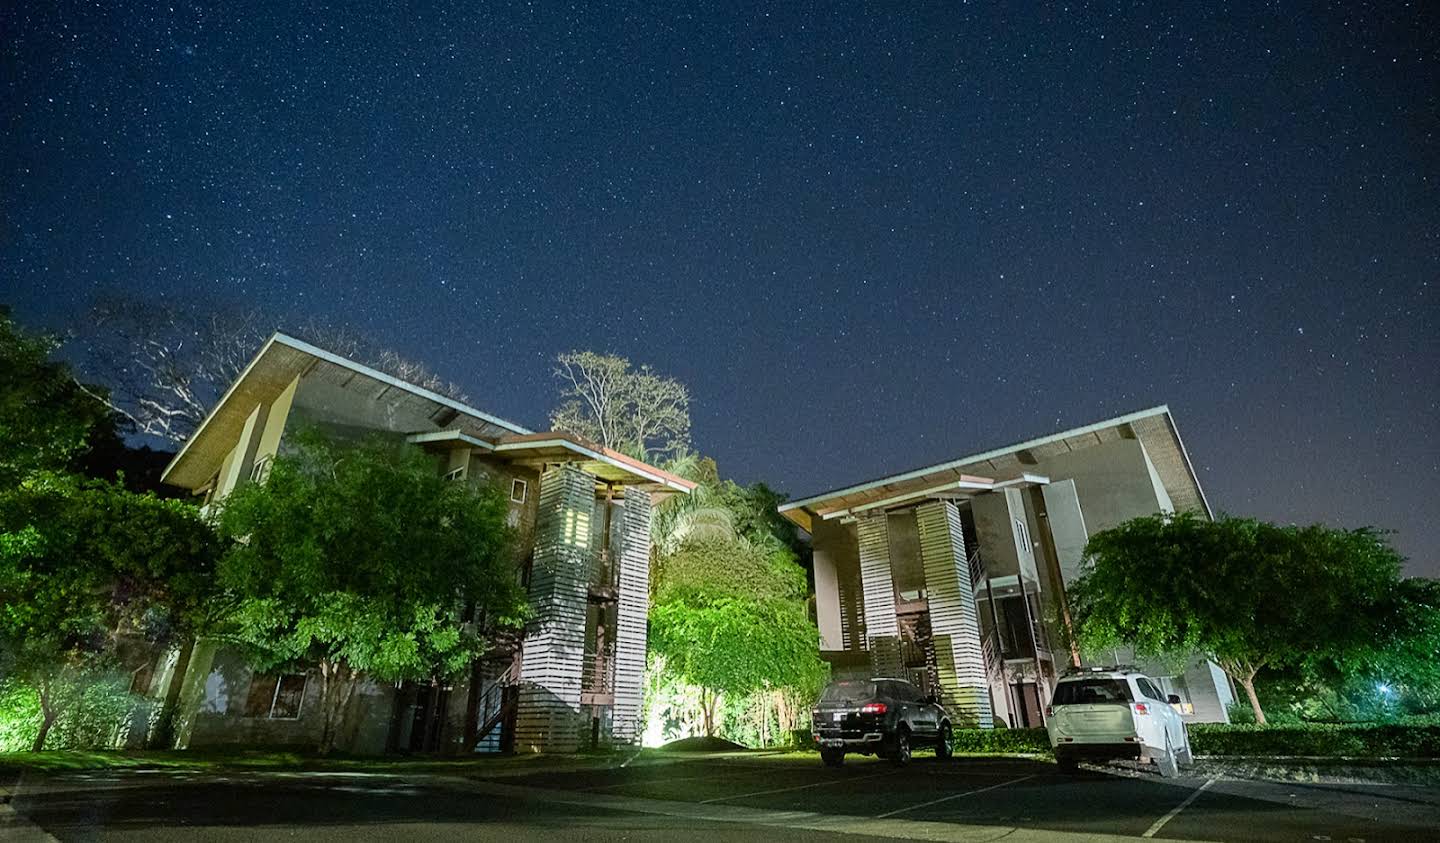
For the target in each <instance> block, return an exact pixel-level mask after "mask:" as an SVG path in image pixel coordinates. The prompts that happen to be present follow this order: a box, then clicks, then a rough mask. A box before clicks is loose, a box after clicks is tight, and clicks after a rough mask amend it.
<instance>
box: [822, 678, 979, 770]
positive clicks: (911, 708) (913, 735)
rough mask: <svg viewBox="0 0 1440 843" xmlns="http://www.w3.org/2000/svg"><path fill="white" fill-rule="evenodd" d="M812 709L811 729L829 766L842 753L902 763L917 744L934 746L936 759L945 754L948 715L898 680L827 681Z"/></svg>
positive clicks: (842, 758) (841, 758)
mask: <svg viewBox="0 0 1440 843" xmlns="http://www.w3.org/2000/svg"><path fill="white" fill-rule="evenodd" d="M811 714H812V720H811V731H812V733H813V734H814V737H815V742H816V743H817V744H818V745H819V747H820V758H821V760H822V761H824V762H825V765H826V766H828V767H838V766H840V765H841V764H843V763H845V754H846V753H847V752H855V753H859V754H861V755H878V756H879V757H881V758H888V759H890V760H891V761H893V762H894V763H896V764H907V763H909V761H910V753H911V750H912V749H913V748H914V747H916V746H933V747H934V748H935V757H936V758H949V757H950V753H951V750H950V734H951V730H950V715H948V714H946V713H945V709H944V708H942V707H941V706H940V705H939V703H937V702H936V701H935V697H933V696H929V697H927V696H924V695H922V694H921V693H920V691H919V689H917V688H916V687H915V686H914V685H911V684H910V683H909V682H906V681H905V680H903V679H886V678H875V679H842V680H839V681H837V682H831V683H830V685H829V686H827V687H826V688H825V691H824V693H822V694H821V695H820V701H819V702H818V703H816V705H815V709H814V711H813V712H812V713H811Z"/></svg>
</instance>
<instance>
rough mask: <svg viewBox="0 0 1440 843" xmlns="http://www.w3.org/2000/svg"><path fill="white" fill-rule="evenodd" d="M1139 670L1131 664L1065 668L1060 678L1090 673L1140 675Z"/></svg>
mask: <svg viewBox="0 0 1440 843" xmlns="http://www.w3.org/2000/svg"><path fill="white" fill-rule="evenodd" d="M1140 672H1141V671H1140V668H1138V667H1136V666H1135V665H1133V664H1103V665H1102V664H1097V665H1087V666H1085V667H1071V668H1066V670H1065V672H1064V673H1063V674H1061V676H1088V675H1089V674H1092V673H1140Z"/></svg>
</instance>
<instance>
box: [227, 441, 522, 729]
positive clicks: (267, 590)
mask: <svg viewBox="0 0 1440 843" xmlns="http://www.w3.org/2000/svg"><path fill="white" fill-rule="evenodd" d="M290 441H291V442H292V443H293V444H294V446H295V447H294V451H293V453H290V454H288V455H284V456H281V457H279V458H278V459H276V461H275V463H274V466H273V468H272V469H271V472H270V477H269V479H268V480H267V482H266V483H265V484H264V485H258V484H250V485H246V486H243V487H241V488H239V489H236V490H235V491H234V492H232V493H231V494H230V496H229V497H227V498H226V499H225V501H224V505H223V507H222V508H221V511H220V518H219V525H220V531H221V534H222V535H223V536H226V537H229V538H232V539H234V540H235V544H234V545H233V546H232V547H231V548H230V550H229V551H228V553H227V554H226V556H225V557H224V559H223V560H222V561H221V566H220V579H221V582H222V583H223V585H224V586H225V587H226V588H227V589H229V590H230V592H231V593H233V594H234V595H235V597H236V599H237V601H238V606H237V608H236V610H235V611H234V613H233V614H232V615H231V618H230V620H231V622H232V624H233V626H232V629H231V633H230V634H231V636H232V637H233V639H234V640H235V641H237V642H238V643H240V644H242V645H244V646H245V647H246V649H248V651H249V652H250V656H251V660H252V662H253V663H254V664H255V665H256V666H257V667H258V668H260V669H264V670H271V669H279V668H285V667H291V668H304V667H308V666H310V665H317V666H318V668H319V670H320V673H321V678H322V692H321V696H322V705H323V708H322V716H323V718H324V723H325V728H324V732H323V736H322V740H321V747H320V748H321V749H322V750H323V751H328V750H329V749H330V748H331V746H332V745H333V742H334V740H335V738H336V730H337V729H338V728H339V726H340V725H341V722H342V718H343V715H344V712H345V711H346V709H347V706H348V704H349V701H350V698H351V695H352V694H353V691H354V689H355V685H356V683H357V682H358V681H359V679H360V678H361V677H362V676H368V677H372V678H375V679H380V680H385V681H391V682H393V681H398V680H402V679H422V678H430V677H435V676H451V675H454V674H455V673H457V672H458V671H459V670H461V669H462V668H464V667H465V666H467V665H468V664H469V663H470V661H471V660H472V659H473V658H474V657H475V656H476V655H478V654H479V652H480V651H481V649H482V648H483V646H484V643H485V642H484V639H483V637H482V636H483V632H484V630H485V629H486V628H493V627H495V626H512V625H516V624H518V623H519V622H520V621H521V619H522V616H523V612H524V605H525V604H524V596H523V594H522V591H521V588H520V583H519V577H518V569H517V567H516V565H515V554H514V550H513V539H514V537H513V531H512V530H511V528H510V527H509V526H508V525H507V515H508V504H507V500H506V496H505V495H504V494H503V493H502V492H501V491H500V490H499V489H498V488H494V487H492V486H491V485H486V484H472V483H466V482H458V483H457V482H450V481H446V480H445V479H443V478H442V477H441V476H440V475H439V473H438V472H437V471H436V466H435V464H434V462H433V460H432V459H431V458H430V457H427V456H426V455H425V454H424V453H423V452H422V451H420V449H418V448H415V447H414V446H410V445H404V444H397V443H392V442H386V441H381V440H372V441H367V442H364V443H345V442H341V441H338V440H335V439H332V438H329V437H327V436H326V435H325V434H323V433H321V432H319V431H316V430H313V429H312V430H301V431H297V432H296V433H295V434H294V435H293V436H292V437H291V439H290ZM471 618H474V619H476V620H477V621H478V622H476V623H467V620H469V619H471Z"/></svg>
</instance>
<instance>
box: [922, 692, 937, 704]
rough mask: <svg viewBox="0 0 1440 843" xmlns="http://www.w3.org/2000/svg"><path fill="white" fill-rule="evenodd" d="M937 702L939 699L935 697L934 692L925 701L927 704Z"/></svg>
mask: <svg viewBox="0 0 1440 843" xmlns="http://www.w3.org/2000/svg"><path fill="white" fill-rule="evenodd" d="M936 702H938V700H936V699H935V695H934V694H930V695H929V696H927V697H926V698H925V703H926V704H927V705H935V703H936Z"/></svg>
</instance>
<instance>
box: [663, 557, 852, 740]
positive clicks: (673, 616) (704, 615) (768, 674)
mask: <svg viewBox="0 0 1440 843" xmlns="http://www.w3.org/2000/svg"><path fill="white" fill-rule="evenodd" d="M655 579H656V582H655V588H654V592H655V593H654V600H653V606H652V608H651V611H650V630H651V638H650V640H651V646H652V650H653V651H654V653H655V654H656V655H658V656H659V657H660V658H661V659H663V661H664V665H665V668H666V669H667V670H670V671H673V672H674V674H675V675H676V676H677V677H678V678H680V679H681V680H682V681H684V682H686V683H688V684H691V685H695V686H698V687H700V688H701V689H702V690H703V694H702V699H701V707H702V721H703V725H704V729H705V733H706V735H711V736H713V735H714V733H715V727H716V718H715V715H716V704H717V702H718V701H719V699H720V698H722V697H724V696H727V695H728V696H744V695H747V694H752V693H754V692H757V691H762V690H766V689H780V688H789V689H794V688H799V689H804V690H805V691H807V692H809V691H813V690H816V689H818V687H819V685H820V684H821V683H822V682H823V681H824V677H825V676H826V671H827V668H826V665H825V663H824V662H823V661H822V660H821V659H820V656H819V633H818V632H817V630H816V628H815V624H814V622H813V621H811V620H810V617H809V614H808V612H807V611H806V600H805V598H806V585H805V574H804V571H803V570H802V569H801V568H800V567H799V566H797V565H796V564H795V562H794V557H793V556H792V555H791V554H790V553H789V551H787V550H785V549H783V548H770V549H767V548H765V547H762V546H757V545H755V544H752V543H750V542H748V541H745V540H743V539H735V538H729V539H727V538H701V539H696V540H693V541H689V542H686V543H685V544H684V545H682V546H681V548H680V549H679V550H678V551H677V552H675V553H673V554H670V555H668V556H667V557H665V558H663V559H662V560H661V561H660V564H659V565H658V566H657V570H656V577H655Z"/></svg>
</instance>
